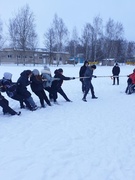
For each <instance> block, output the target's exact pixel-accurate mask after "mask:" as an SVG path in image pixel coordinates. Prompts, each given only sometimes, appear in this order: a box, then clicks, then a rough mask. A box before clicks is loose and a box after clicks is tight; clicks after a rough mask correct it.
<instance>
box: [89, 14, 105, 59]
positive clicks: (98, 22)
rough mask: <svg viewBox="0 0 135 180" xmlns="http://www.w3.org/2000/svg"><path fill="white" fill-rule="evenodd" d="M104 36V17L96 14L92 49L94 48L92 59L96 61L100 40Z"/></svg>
mask: <svg viewBox="0 0 135 180" xmlns="http://www.w3.org/2000/svg"><path fill="white" fill-rule="evenodd" d="M102 37H103V25H102V19H101V18H100V16H96V17H95V18H94V19H93V39H92V49H93V52H92V54H93V56H92V59H93V60H94V61H96V60H97V54H98V51H99V40H100V41H101V39H102Z"/></svg>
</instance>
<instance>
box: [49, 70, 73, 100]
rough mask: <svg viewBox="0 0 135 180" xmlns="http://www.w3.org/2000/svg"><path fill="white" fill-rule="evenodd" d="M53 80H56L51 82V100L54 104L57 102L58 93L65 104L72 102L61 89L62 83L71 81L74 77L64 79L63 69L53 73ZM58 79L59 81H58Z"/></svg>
mask: <svg viewBox="0 0 135 180" xmlns="http://www.w3.org/2000/svg"><path fill="white" fill-rule="evenodd" d="M54 74H55V76H54V78H56V79H57V80H54V81H53V82H52V92H53V98H54V103H56V102H57V101H56V100H57V98H58V96H57V93H59V94H60V95H61V96H63V98H64V99H65V100H66V101H67V102H72V101H71V100H70V99H69V98H68V97H67V95H66V94H65V92H64V91H63V89H62V83H63V81H64V80H71V79H75V77H66V76H64V75H63V69H61V68H60V69H56V70H55V71H54ZM58 79H59V80H58Z"/></svg>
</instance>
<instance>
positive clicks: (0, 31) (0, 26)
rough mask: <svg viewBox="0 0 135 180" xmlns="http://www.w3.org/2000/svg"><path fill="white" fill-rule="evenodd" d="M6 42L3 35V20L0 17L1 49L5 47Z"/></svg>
mask: <svg viewBox="0 0 135 180" xmlns="http://www.w3.org/2000/svg"><path fill="white" fill-rule="evenodd" d="M4 43H5V39H4V37H3V23H2V20H1V19H0V49H1V48H2V47H3V45H4Z"/></svg>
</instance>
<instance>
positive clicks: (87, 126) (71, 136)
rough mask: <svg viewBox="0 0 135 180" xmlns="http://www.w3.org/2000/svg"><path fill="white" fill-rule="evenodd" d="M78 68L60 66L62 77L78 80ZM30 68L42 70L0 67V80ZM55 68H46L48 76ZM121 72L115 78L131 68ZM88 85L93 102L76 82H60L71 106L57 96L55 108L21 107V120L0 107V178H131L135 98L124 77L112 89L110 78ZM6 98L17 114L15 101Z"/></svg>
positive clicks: (103, 72)
mask: <svg viewBox="0 0 135 180" xmlns="http://www.w3.org/2000/svg"><path fill="white" fill-rule="evenodd" d="M80 66H81V65H80V64H78V65H77V66H75V67H74V66H72V65H65V66H64V65H63V66H60V67H61V68H63V69H64V75H66V76H71V77H78V72H79V69H80ZM35 68H37V69H38V70H41V69H42V68H43V67H42V66H35V67H34V66H32V65H31V66H25V67H24V66H13V65H12V66H9V65H1V66H0V77H1V78H2V76H3V73H4V72H11V73H12V74H13V78H12V80H13V81H16V80H17V79H18V77H19V74H20V73H21V72H22V71H23V70H24V69H31V70H33V69H35ZM56 68H57V67H56V66H51V67H50V69H51V72H52V74H53V72H54V70H55V69H56ZM120 68H121V74H120V75H128V74H130V73H132V71H133V69H134V67H133V66H126V65H121V66H120ZM111 70H112V67H102V66H98V67H97V69H96V70H95V72H94V74H95V75H97V76H98V75H100V76H107V75H109V76H110V75H112V73H111ZM92 82H93V85H94V88H95V94H96V96H98V99H91V94H90V93H89V94H88V96H87V101H88V102H83V101H82V96H83V94H82V92H81V83H80V81H79V79H75V80H70V81H65V82H64V83H63V89H64V91H65V92H66V94H67V95H68V97H69V98H70V99H71V100H72V101H73V102H72V103H71V102H65V100H64V99H63V98H62V97H61V96H60V95H59V98H58V102H59V104H60V105H53V106H52V107H49V106H46V108H45V109H38V110H37V111H34V112H31V111H28V110H25V109H23V110H21V112H22V114H21V116H4V115H3V114H2V111H1V110H2V109H1V107H0V179H1V180H135V160H134V158H135V111H134V107H135V94H132V95H126V94H125V88H126V86H127V77H121V78H120V85H119V86H118V85H115V86H112V80H111V78H110V77H99V78H94V79H93V80H92ZM3 95H4V96H5V97H7V96H6V94H5V93H3ZM47 95H48V94H47ZM32 96H33V98H34V100H35V102H36V104H37V105H38V106H40V103H39V100H38V98H37V97H36V96H35V95H34V94H33V93H32ZM7 98H8V97H7ZM8 100H9V102H10V106H11V107H12V108H13V109H15V110H16V111H19V110H20V108H19V103H18V102H17V101H14V100H12V99H9V98H8Z"/></svg>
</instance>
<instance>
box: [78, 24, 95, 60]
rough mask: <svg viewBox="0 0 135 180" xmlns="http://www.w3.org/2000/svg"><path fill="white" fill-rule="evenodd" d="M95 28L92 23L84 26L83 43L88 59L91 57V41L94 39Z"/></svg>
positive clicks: (85, 55)
mask: <svg viewBox="0 0 135 180" xmlns="http://www.w3.org/2000/svg"><path fill="white" fill-rule="evenodd" d="M93 32H94V28H93V26H92V25H91V24H90V23H87V24H86V25H85V26H84V30H83V34H82V37H81V39H80V40H81V43H82V46H83V48H84V57H85V59H86V60H90V59H91V42H92V41H93Z"/></svg>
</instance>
